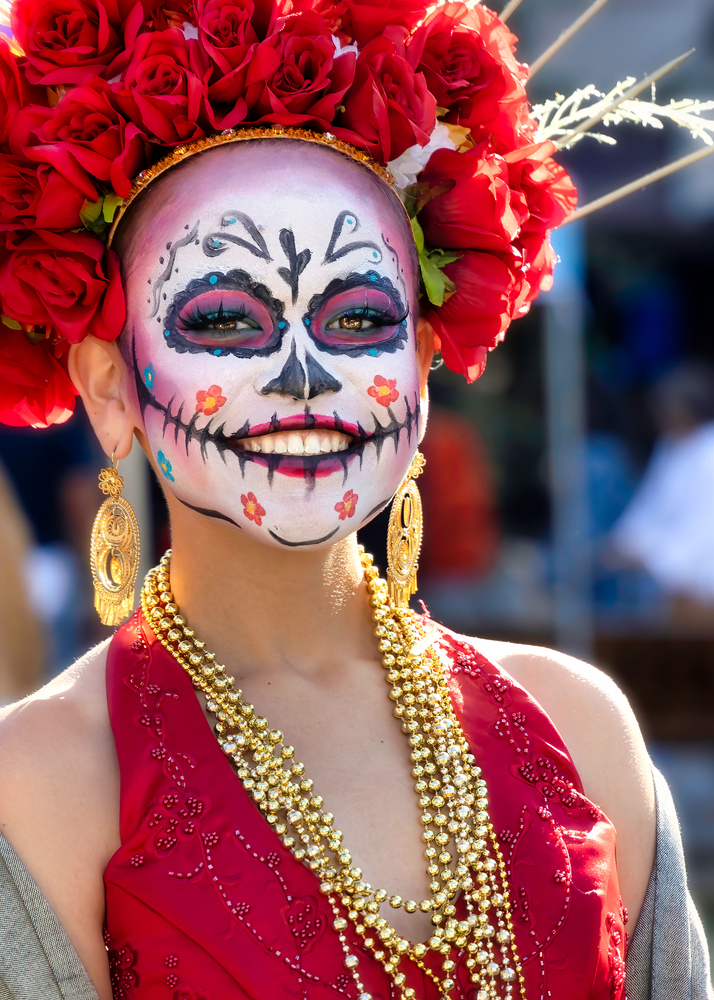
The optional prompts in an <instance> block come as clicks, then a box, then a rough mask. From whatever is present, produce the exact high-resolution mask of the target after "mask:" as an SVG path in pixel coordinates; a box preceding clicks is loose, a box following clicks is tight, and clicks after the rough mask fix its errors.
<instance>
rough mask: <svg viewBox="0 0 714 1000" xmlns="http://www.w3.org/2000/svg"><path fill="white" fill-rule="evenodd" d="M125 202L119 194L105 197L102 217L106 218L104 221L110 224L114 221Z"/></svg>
mask: <svg viewBox="0 0 714 1000" xmlns="http://www.w3.org/2000/svg"><path fill="white" fill-rule="evenodd" d="M123 201H124V199H123V198H120V197H119V195H118V194H107V195H105V196H104V202H103V204H102V215H103V216H104V221H105V222H106V223H107V224H109V223H111V222H113V221H114V216H115V215H116V213H117V209H118V208H119V206H120V205H121V203H122V202H123Z"/></svg>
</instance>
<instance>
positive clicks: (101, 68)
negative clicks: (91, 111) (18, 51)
mask: <svg viewBox="0 0 714 1000" xmlns="http://www.w3.org/2000/svg"><path fill="white" fill-rule="evenodd" d="M143 20H144V11H143V9H142V6H141V3H138V2H136V0H52V2H51V3H48V2H47V0H15V2H14V3H13V5H12V13H11V23H12V30H13V34H14V35H15V38H16V39H17V41H18V44H19V45H20V47H21V48H22V50H23V51H24V53H25V55H26V56H27V64H28V65H27V78H28V80H29V81H30V83H45V84H50V85H55V84H59V85H66V84H77V83H84V82H85V81H86V80H90V79H91V78H92V77H95V76H104V77H106V78H107V79H109V78H111V77H112V76H114V75H116V74H117V73H119V72H121V70H122V69H123V67H124V66H125V65H126V64H127V62H128V61H129V55H130V53H131V49H132V46H133V45H134V41H135V39H136V36H137V34H138V32H139V29H140V28H141V25H142V23H143Z"/></svg>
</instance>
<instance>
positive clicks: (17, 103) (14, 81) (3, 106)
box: [0, 35, 25, 144]
mask: <svg viewBox="0 0 714 1000" xmlns="http://www.w3.org/2000/svg"><path fill="white" fill-rule="evenodd" d="M24 103H25V94H24V86H23V79H22V76H21V74H20V70H19V68H18V65H17V59H16V58H15V56H14V55H13V52H12V49H11V48H10V44H9V42H8V40H7V38H5V37H4V36H2V35H0V143H2V144H4V143H6V142H7V139H8V135H9V133H10V127H11V125H12V123H13V122H14V120H15V117H16V115H17V113H18V112H19V110H20V108H21V107H23V105H24Z"/></svg>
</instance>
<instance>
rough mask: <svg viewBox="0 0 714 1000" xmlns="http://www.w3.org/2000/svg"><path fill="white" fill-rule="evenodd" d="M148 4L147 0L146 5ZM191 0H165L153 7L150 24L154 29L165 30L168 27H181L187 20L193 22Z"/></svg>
mask: <svg viewBox="0 0 714 1000" xmlns="http://www.w3.org/2000/svg"><path fill="white" fill-rule="evenodd" d="M147 6H148V4H147V3H146V0H145V2H144V7H147ZM192 9H193V4H192V3H191V0H164V2H163V3H162V2H161V0H159V2H158V3H156V4H153V5H152V7H151V18H150V25H151V27H152V28H153V30H154V31H165V30H166V29H167V28H181V27H182V26H183V25H184V24H185V23H186V22H187V21H188V22H189V23H190V22H191V11H192Z"/></svg>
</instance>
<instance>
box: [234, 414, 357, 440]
mask: <svg viewBox="0 0 714 1000" xmlns="http://www.w3.org/2000/svg"><path fill="white" fill-rule="evenodd" d="M306 430H315V431H341V432H342V433H343V434H349V435H350V437H353V438H357V439H358V440H360V441H366V440H367V438H368V437H371V435H370V434H365V433H364V431H361V430H360V429H359V427H358V426H357V424H351V423H348V422H347V421H345V420H342V419H341V418H340V417H338V416H337V414H336V413H335V414H333V416H331V417H327V416H322V415H320V414H319V413H316V414H305V413H296V414H295V415H294V416H292V417H283V418H282V419H275V420H271V421H270V422H269V423H267V424H256V425H255V427H251V429H250V430H249V431H248V433H247V435H246V437H262V436H263V435H265V434H273V433H275V432H276V431H306Z"/></svg>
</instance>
